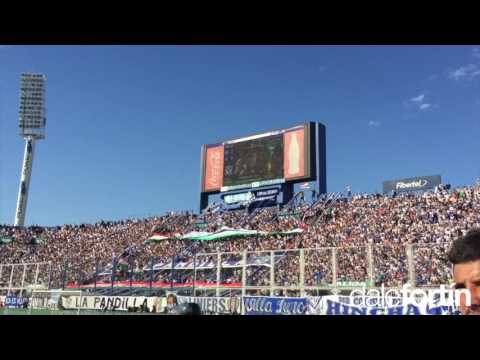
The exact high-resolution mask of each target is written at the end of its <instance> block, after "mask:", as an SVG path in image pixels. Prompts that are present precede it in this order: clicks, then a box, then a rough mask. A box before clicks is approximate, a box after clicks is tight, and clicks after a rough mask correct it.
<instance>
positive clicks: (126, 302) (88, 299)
mask: <svg viewBox="0 0 480 360" xmlns="http://www.w3.org/2000/svg"><path fill="white" fill-rule="evenodd" d="M165 304H166V300H165V298H160V297H146V296H82V297H80V296H62V306H63V307H64V308H65V309H86V310H103V309H105V308H107V309H108V310H111V309H113V308H114V309H115V310H117V311H128V308H134V307H137V308H138V307H140V306H147V308H148V310H149V311H153V310H154V307H155V312H160V311H162V310H163V307H164V306H165Z"/></svg>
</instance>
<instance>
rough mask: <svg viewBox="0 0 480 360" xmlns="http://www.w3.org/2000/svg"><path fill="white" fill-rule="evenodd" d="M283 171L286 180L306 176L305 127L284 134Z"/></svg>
mask: <svg viewBox="0 0 480 360" xmlns="http://www.w3.org/2000/svg"><path fill="white" fill-rule="evenodd" d="M283 154H284V160H283V171H284V177H285V179H286V180H288V179H295V178H300V177H303V176H305V129H300V130H295V131H288V132H286V133H285V134H283Z"/></svg>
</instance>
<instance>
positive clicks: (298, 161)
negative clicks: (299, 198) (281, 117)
mask: <svg viewBox="0 0 480 360" xmlns="http://www.w3.org/2000/svg"><path fill="white" fill-rule="evenodd" d="M316 149H317V145H316V136H315V123H313V122H311V123H306V124H302V125H298V126H293V127H291V128H288V129H282V130H275V131H270V132H265V133H262V134H256V135H253V136H248V137H244V138H239V139H234V140H230V141H224V142H222V143H218V144H211V145H204V146H203V148H202V174H201V176H202V192H203V193H210V194H212V193H218V192H227V191H233V190H239V189H248V188H257V187H262V186H269V185H276V184H282V183H295V182H302V181H311V180H315V179H316Z"/></svg>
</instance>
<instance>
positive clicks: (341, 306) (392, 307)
mask: <svg viewBox="0 0 480 360" xmlns="http://www.w3.org/2000/svg"><path fill="white" fill-rule="evenodd" d="M346 298H348V297H345V296H343V297H342V296H338V295H331V296H330V295H329V296H308V297H307V315H451V314H455V311H456V309H455V308H453V307H452V306H438V305H437V306H428V305H422V304H412V303H409V304H402V303H401V301H398V300H400V299H395V300H397V301H392V303H391V304H389V305H387V306H372V305H370V304H368V303H367V302H365V303H366V304H367V305H365V304H361V305H360V304H359V303H358V302H359V301H362V300H365V299H362V298H354V299H351V301H350V299H348V300H349V301H347V300H346ZM392 300H393V299H392Z"/></svg>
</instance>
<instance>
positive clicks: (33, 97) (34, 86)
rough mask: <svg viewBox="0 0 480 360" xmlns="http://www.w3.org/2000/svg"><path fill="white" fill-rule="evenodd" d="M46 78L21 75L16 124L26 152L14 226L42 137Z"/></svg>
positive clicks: (24, 201)
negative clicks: (36, 147)
mask: <svg viewBox="0 0 480 360" xmlns="http://www.w3.org/2000/svg"><path fill="white" fill-rule="evenodd" d="M45 81H46V77H45V75H42V74H27V73H24V74H22V75H21V87H20V110H19V127H20V136H22V137H23V138H24V139H25V153H24V156H23V166H22V174H21V178H20V188H19V191H18V201H17V209H16V212H15V226H23V224H24V222H25V212H26V210H27V200H28V190H29V186H30V178H31V174H32V164H33V155H34V151H35V141H36V140H40V139H45V125H46V117H45V116H46V109H45Z"/></svg>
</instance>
